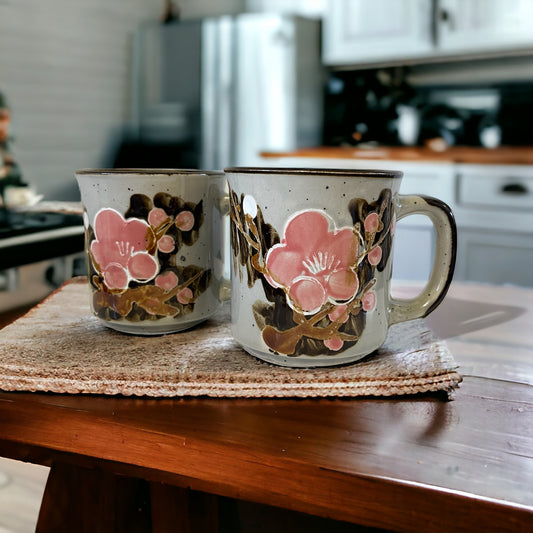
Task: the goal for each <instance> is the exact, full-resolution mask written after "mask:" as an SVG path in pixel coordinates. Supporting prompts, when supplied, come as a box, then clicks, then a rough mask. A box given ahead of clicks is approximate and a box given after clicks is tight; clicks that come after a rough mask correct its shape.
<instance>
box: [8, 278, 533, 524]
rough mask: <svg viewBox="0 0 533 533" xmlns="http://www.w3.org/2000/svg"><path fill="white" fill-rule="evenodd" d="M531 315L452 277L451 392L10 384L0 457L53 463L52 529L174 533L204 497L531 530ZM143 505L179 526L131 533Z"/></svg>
mask: <svg viewBox="0 0 533 533" xmlns="http://www.w3.org/2000/svg"><path fill="white" fill-rule="evenodd" d="M398 291H399V292H398ZM411 294H412V288H409V287H407V286H405V287H400V288H398V290H397V291H395V295H396V296H398V297H406V296H408V295H411ZM532 318H533V290H532V289H525V288H518V287H511V286H489V285H476V284H452V286H451V289H450V291H449V293H448V295H447V297H446V298H445V300H444V301H443V303H442V305H441V306H440V307H439V308H438V309H436V310H435V312H434V313H432V314H431V315H430V317H429V318H428V325H429V326H430V327H431V328H432V329H433V331H434V332H435V333H436V334H437V335H438V336H439V337H440V338H442V339H446V341H447V343H448V346H449V348H450V350H451V351H452V353H453V356H454V358H455V359H456V361H457V362H458V364H459V365H460V368H459V370H460V372H461V373H462V375H463V377H464V381H463V383H462V384H461V387H460V388H459V389H458V390H457V391H455V392H454V394H453V401H446V400H445V398H443V397H442V396H441V395H430V394H428V395H420V396H414V397H409V396H406V397H396V398H359V399H353V400H347V399H346V400H330V399H307V400H293V399H222V398H218V399H213V398H175V399H149V398H128V397H113V396H108V397H104V396H91V395H67V394H64V395H63V394H42V393H41V394H39V393H30V392H0V428H1V431H0V455H3V456H6V457H12V458H15V459H19V460H24V461H32V462H35V463H40V464H45V465H49V464H52V471H51V474H50V477H49V479H48V485H47V489H46V491H45V495H44V499H43V506H42V508H41V514H40V521H39V527H38V529H37V531H40V532H45V531H57V530H62V531H81V530H82V529H83V530H87V531H111V530H112V531H133V530H134V531H141V530H142V531H145V530H146V531H150V530H152V531H170V529H171V528H172V527H176V524H177V523H178V521H179V520H184V519H185V518H187V516H184V515H186V514H187V509H189V510H191V509H196V510H197V511H199V512H197V513H196V517H192V518H195V519H202V516H204V515H207V513H206V512H205V507H201V506H199V503H198V501H196V499H194V501H191V498H190V497H191V496H194V497H195V498H196V497H198V496H201V495H203V496H205V498H207V500H206V501H207V502H209V501H210V502H213V498H215V500H216V496H213V495H221V496H224V497H226V498H236V499H238V500H248V501H252V502H258V503H262V504H267V505H271V506H276V507H281V508H287V509H291V510H295V511H300V512H303V513H308V514H314V515H318V516H322V517H329V518H333V519H337V520H343V521H348V522H352V523H356V524H362V525H366V526H372V527H379V528H385V529H387V530H394V531H406V532H410V531H412V532H417V531H421V530H424V531H429V532H434V533H445V532H449V531H454V530H458V531H495V532H496V531H497V532H498V533H499V532H502V531H509V532H510V531H513V532H517V531H524V532H525V531H528V532H529V531H531V524H532V523H533V451H532V450H533V387H532V384H533V358H532V355H533V336H532V333H531V323H532ZM177 356H178V354H177ZM135 479H139V480H147V483H140V484H137V482H135V483H134V480H135ZM128 480H131V483H129V481H128ZM179 487H189V488H190V489H192V493H191V492H189V489H185V490H186V492H187V494H188V495H189V502H188V503H189V504H190V505H192V507H191V506H187V505H186V504H187V502H182V501H181V500H180V494H182V493H181V492H180V490H183V489H179V490H178V488H179ZM141 489H142V490H141ZM139 491H141V493H139ZM146 492H148V494H146ZM139 494H141V496H143V498H145V499H139V498H138V496H139ZM182 495H183V494H182ZM203 496H202V497H203ZM146 498H147V500H146ZM144 501H148V502H150V504H151V511H150V505H145V506H144V507H142V506H141V504H140V503H139V502H144ZM195 501H196V503H195ZM202 501H203V500H201V501H200V503H202ZM217 501H218V502H219V504H221V505H222V504H224V502H226V501H228V500H217ZM180 502H181V503H180ZM204 503H205V502H204ZM181 504H183V505H185V506H181ZM206 505H207V504H206ZM143 508H147V509H148V511H147V513H146V514H147V520H152V522H155V521H156V520H161V521H162V523H163V525H164V526H168V529H166V528H165V527H163V526H161V527H160V528H159V529H158V528H157V527H155V526H154V527H153V529H150V527H148V526H147V527H146V528H145V529H141V528H140V527H138V528H135V529H133V528H132V527H131V521H132V520H133V521H135V522H136V523H137V524H140V523H141V518H142V516H141V514H142V513H141V512H140V511H142V509H143ZM202 510H203V511H202ZM119 511H123V512H124V515H122V514H120V512H119ZM126 511H127V512H126ZM180 513H181V515H180ZM215 515H216V513H215ZM143 516H144V515H143ZM211 516H212V515H211ZM110 520H111V521H110ZM112 520H116V521H117V522H113V521H112ZM120 520H123V521H125V522H124V523H123V524H122V525H123V526H126V525H128V524H129V526H128V527H123V528H122V529H121V528H120V527H118V524H119V521H120ZM128 521H129V522H128ZM56 522H57V523H56ZM104 523H105V524H110V523H111V524H112V525H113V523H115V524H117V527H115V528H114V529H113V528H112V527H107V529H106V528H105V527H103V525H104ZM80 524H82V525H83V526H87V527H86V529H85V527H81V526H80ZM171 524H172V526H171ZM88 525H89V526H92V527H89V526H88ZM134 525H135V524H134ZM215 525H216V524H215ZM59 526H61V527H59ZM326 529H327V528H326ZM181 530H183V531H185V529H180V531H181ZM191 530H193V528H191ZM196 530H197V531H216V530H217V528H216V527H212V528H207V527H206V526H205V524H203V525H202V526H197V529H196ZM230 530H231V529H230Z"/></svg>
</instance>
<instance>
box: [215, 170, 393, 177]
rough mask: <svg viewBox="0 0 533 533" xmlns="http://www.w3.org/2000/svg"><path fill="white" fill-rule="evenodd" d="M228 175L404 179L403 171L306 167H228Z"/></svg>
mask: <svg viewBox="0 0 533 533" xmlns="http://www.w3.org/2000/svg"><path fill="white" fill-rule="evenodd" d="M224 172H225V173H227V174H289V175H314V176H344V177H347V176H363V177H371V178H402V177H403V172H402V171H401V170H383V169H367V168H305V167H227V168H225V169H224Z"/></svg>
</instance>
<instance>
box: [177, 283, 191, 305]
mask: <svg viewBox="0 0 533 533" xmlns="http://www.w3.org/2000/svg"><path fill="white" fill-rule="evenodd" d="M193 300H194V294H193V292H192V291H191V289H189V287H185V288H184V289H181V291H180V292H178V302H179V303H180V304H183V305H186V304H189V303H191V302H192V301H193Z"/></svg>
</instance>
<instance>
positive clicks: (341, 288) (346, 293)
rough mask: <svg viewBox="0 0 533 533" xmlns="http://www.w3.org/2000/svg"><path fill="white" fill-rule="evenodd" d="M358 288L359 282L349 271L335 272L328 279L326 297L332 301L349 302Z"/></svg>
mask: <svg viewBox="0 0 533 533" xmlns="http://www.w3.org/2000/svg"><path fill="white" fill-rule="evenodd" d="M358 288H359V280H358V279H357V276H356V275H355V273H354V272H352V271H351V270H344V271H340V272H335V273H334V274H332V275H331V276H330V277H329V279H328V285H327V290H328V295H329V296H330V297H331V298H333V300H340V301H344V300H350V299H351V298H353V296H354V295H355V293H356V292H357V289H358Z"/></svg>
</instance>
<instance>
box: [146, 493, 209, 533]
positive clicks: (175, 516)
mask: <svg viewBox="0 0 533 533" xmlns="http://www.w3.org/2000/svg"><path fill="white" fill-rule="evenodd" d="M150 494H151V506H152V532H153V533H195V532H199V531H201V532H202V533H204V532H205V533H216V532H218V497H217V496H215V495H214V494H207V493H205V492H197V491H194V490H191V489H184V488H181V487H173V486H170V485H165V484H162V483H151V485H150Z"/></svg>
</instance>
